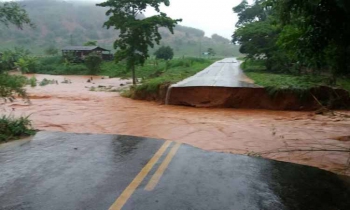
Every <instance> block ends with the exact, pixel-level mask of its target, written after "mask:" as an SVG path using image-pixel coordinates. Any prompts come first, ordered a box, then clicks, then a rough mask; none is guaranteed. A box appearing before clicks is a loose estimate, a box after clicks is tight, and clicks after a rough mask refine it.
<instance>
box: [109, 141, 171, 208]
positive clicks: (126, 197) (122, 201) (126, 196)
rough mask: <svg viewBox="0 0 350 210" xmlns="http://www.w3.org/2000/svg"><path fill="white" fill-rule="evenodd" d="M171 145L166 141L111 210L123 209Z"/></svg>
mask: <svg viewBox="0 0 350 210" xmlns="http://www.w3.org/2000/svg"><path fill="white" fill-rule="evenodd" d="M170 144H171V141H166V142H165V143H164V144H163V145H162V147H161V148H160V149H159V150H158V151H157V152H156V154H154V156H153V157H152V159H151V160H150V161H149V162H148V163H147V164H146V165H145V167H143V169H142V170H141V171H140V173H139V174H138V175H137V176H136V177H135V178H134V180H133V181H132V182H131V183H130V184H129V186H128V187H127V188H125V190H124V191H123V193H122V194H121V195H120V196H119V198H118V199H117V200H116V201H115V202H114V203H113V205H112V206H111V207H110V208H109V210H120V209H122V208H123V206H124V204H125V203H126V202H127V201H128V200H129V198H130V196H131V195H132V194H133V193H134V191H135V190H136V188H137V187H138V186H139V185H140V184H141V182H142V180H143V179H144V178H145V177H146V176H147V174H148V173H149V172H150V171H151V169H152V168H153V166H154V165H155V164H156V163H157V162H158V160H159V158H160V157H161V156H162V155H163V154H164V152H165V151H166V149H167V148H168V147H169V145H170Z"/></svg>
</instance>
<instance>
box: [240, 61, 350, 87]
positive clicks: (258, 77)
mask: <svg viewBox="0 0 350 210" xmlns="http://www.w3.org/2000/svg"><path fill="white" fill-rule="evenodd" d="M241 67H242V69H243V70H244V73H245V74H246V75H247V76H248V77H249V78H251V79H252V80H254V81H255V83H256V84H257V85H260V86H263V87H273V88H276V89H288V88H289V89H309V88H312V87H315V86H320V85H326V86H329V85H328V83H329V78H328V77H327V76H322V75H316V74H309V75H291V74H282V73H271V72H268V71H266V68H265V67H264V65H263V62H262V61H251V60H249V61H245V62H244V63H243V64H242V65H241ZM336 87H340V88H344V89H346V90H348V91H350V78H345V77H343V78H338V80H337V86H336Z"/></svg>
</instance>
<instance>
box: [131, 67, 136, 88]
mask: <svg viewBox="0 0 350 210" xmlns="http://www.w3.org/2000/svg"><path fill="white" fill-rule="evenodd" d="M131 71H132V84H133V85H136V74H135V65H134V64H133V65H132V66H131Z"/></svg>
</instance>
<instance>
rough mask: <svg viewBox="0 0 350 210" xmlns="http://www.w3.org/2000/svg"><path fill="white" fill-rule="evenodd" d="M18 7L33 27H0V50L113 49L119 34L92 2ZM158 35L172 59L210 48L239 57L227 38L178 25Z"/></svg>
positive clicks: (39, 0) (50, 0) (35, 2)
mask: <svg viewBox="0 0 350 210" xmlns="http://www.w3.org/2000/svg"><path fill="white" fill-rule="evenodd" d="M20 4H21V5H23V6H24V7H25V9H26V10H27V12H28V14H29V16H30V18H31V20H32V22H33V23H34V24H35V28H24V29H23V30H18V29H17V28H14V27H9V28H7V27H6V26H4V25H0V39H1V42H0V51H1V50H4V49H7V48H14V47H23V48H26V49H29V50H30V51H31V52H32V53H35V54H44V50H45V49H46V48H48V47H50V46H54V47H56V48H58V49H61V48H62V47H63V46H67V45H71V44H72V45H82V44H83V43H85V42H87V41H90V40H97V41H98V45H100V46H102V47H105V48H108V49H112V44H113V42H114V40H115V39H116V38H117V37H118V31H116V30H113V29H110V30H107V29H105V28H103V27H102V26H103V23H104V22H105V21H106V20H107V17H106V16H105V9H104V8H100V7H97V6H95V5H94V4H93V3H82V2H74V1H70V2H67V1H56V0H45V1H44V0H27V1H21V2H20ZM161 34H162V37H163V40H162V42H161V44H162V45H169V46H171V47H172V48H173V49H174V51H175V56H199V54H200V52H205V51H206V50H207V49H208V48H213V49H214V51H215V52H216V53H217V56H237V55H239V52H238V47H237V46H234V45H232V44H230V41H229V40H228V39H225V38H223V37H220V36H218V35H214V36H212V37H211V38H209V37H205V36H204V32H203V31H201V30H199V29H195V28H190V27H184V26H177V27H176V29H175V34H174V35H172V34H170V33H169V32H168V31H166V30H163V29H162V30H161ZM156 48H157V47H156ZM154 50H155V49H151V51H154Z"/></svg>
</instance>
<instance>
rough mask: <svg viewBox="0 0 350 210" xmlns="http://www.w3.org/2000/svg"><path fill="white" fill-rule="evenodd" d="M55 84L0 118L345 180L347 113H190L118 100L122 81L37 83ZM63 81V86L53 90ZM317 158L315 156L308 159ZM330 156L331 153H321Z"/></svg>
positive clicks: (35, 90) (83, 79)
mask: <svg viewBox="0 0 350 210" xmlns="http://www.w3.org/2000/svg"><path fill="white" fill-rule="evenodd" d="M37 77H38V80H42V79H43V78H47V79H54V80H57V81H58V84H52V85H47V86H38V87H35V88H31V87H28V93H29V95H30V99H31V104H26V103H24V102H22V101H20V100H17V101H16V102H14V103H12V104H6V105H3V106H2V107H4V108H3V109H1V112H6V113H13V114H15V115H30V119H32V120H33V124H34V127H35V128H36V129H39V130H46V131H64V132H74V133H101V134H122V135H132V136H144V137H151V138H161V139H167V140H172V141H177V142H181V143H186V144H189V145H192V146H195V147H199V148H202V149H205V150H213V151H219V152H228V153H235V154H248V155H254V156H262V157H265V158H270V159H275V160H280V161H287V162H293V163H299V164H305V165H310V166H315V167H318V168H322V169H325V170H329V171H333V172H335V173H339V174H346V175H350V169H349V160H350V154H349V152H344V151H346V150H349V149H350V141H349V138H348V136H350V112H341V111H338V112H336V115H335V116H323V115H314V114H313V113H312V112H287V111H264V110H235V109H197V108H191V107H179V106H164V105H159V104H157V103H152V102H145V101H135V100H131V99H127V98H123V97H121V96H120V95H119V93H118V92H96V91H90V89H91V87H98V86H114V87H115V88H119V87H121V85H122V86H124V85H126V84H127V82H128V81H125V80H119V79H102V78H101V77H94V79H93V82H92V83H87V80H88V79H89V78H90V77H88V76H86V77H85V76H84V77H79V76H71V77H63V76H47V75H37ZM63 80H69V81H70V82H71V83H69V84H65V83H61V82H62V81H63ZM313 150H317V151H313ZM323 150H331V151H323Z"/></svg>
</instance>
